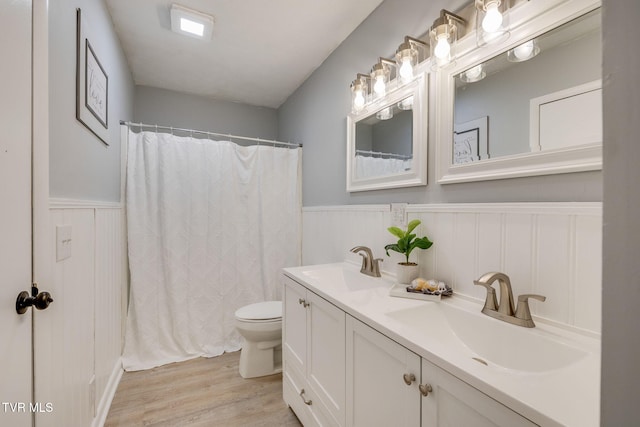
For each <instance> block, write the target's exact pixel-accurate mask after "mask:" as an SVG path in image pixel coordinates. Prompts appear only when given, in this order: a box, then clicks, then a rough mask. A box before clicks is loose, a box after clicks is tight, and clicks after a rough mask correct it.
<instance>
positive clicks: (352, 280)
mask: <svg viewBox="0 0 640 427" xmlns="http://www.w3.org/2000/svg"><path fill="white" fill-rule="evenodd" d="M302 275H303V276H305V277H306V278H308V279H309V280H311V281H313V282H316V283H318V284H325V285H326V284H331V287H332V288H333V289H335V290H341V291H349V292H353V291H360V290H364V289H373V288H376V287H380V286H384V287H388V285H389V284H388V283H387V282H385V281H384V280H382V279H381V278H379V277H371V276H367V275H366V274H362V273H360V271H358V270H355V269H354V270H350V269H346V268H343V267H325V268H317V269H313V270H304V271H302ZM319 287H322V285H319Z"/></svg>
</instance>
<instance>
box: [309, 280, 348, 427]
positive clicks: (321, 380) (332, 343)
mask: <svg viewBox="0 0 640 427" xmlns="http://www.w3.org/2000/svg"><path fill="white" fill-rule="evenodd" d="M306 301H307V302H308V304H309V306H308V310H309V312H308V317H307V321H308V324H309V328H308V329H309V335H308V337H307V379H308V382H309V386H310V387H311V389H312V390H313V392H314V394H315V395H316V396H318V400H319V402H318V404H319V405H321V406H322V411H323V412H324V413H326V414H328V415H329V418H330V421H331V424H332V425H340V426H343V425H344V420H345V383H344V376H345V316H346V315H345V313H344V311H342V310H340V309H339V308H337V307H336V306H334V305H333V304H331V303H329V302H328V301H326V300H324V299H322V298H320V297H319V296H317V295H316V294H314V293H313V292H307V297H306Z"/></svg>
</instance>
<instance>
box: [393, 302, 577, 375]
mask: <svg viewBox="0 0 640 427" xmlns="http://www.w3.org/2000/svg"><path fill="white" fill-rule="evenodd" d="M473 308H476V307H475V306H474V307H473ZM386 315H387V316H389V317H391V318H394V319H396V320H398V321H400V322H402V323H403V324H404V323H406V324H407V326H409V325H415V326H416V327H418V328H420V329H421V330H422V331H423V333H426V334H429V335H430V338H432V339H434V340H436V341H438V342H441V343H442V344H446V345H448V346H450V345H451V344H452V341H457V343H456V344H457V345H458V348H460V346H463V347H465V348H466V349H467V351H469V357H471V358H474V359H475V360H477V361H478V362H480V363H486V364H487V365H496V366H499V367H502V368H506V369H511V370H516V371H522V372H548V371H552V370H556V369H562V368H565V367H567V366H570V365H572V364H574V363H577V362H578V361H580V360H581V359H582V358H584V357H586V356H587V355H588V353H587V352H586V351H585V350H582V349H580V348H576V347H574V346H572V343H571V342H570V341H569V340H567V339H566V338H564V337H562V336H561V335H556V334H554V333H553V332H551V331H547V330H544V331H543V330H541V329H540V328H532V329H528V328H523V327H520V326H515V325H511V324H508V323H505V322H502V321H500V320H496V319H493V318H491V317H488V316H486V315H484V314H482V313H481V312H480V311H479V310H478V312H475V311H471V310H468V309H467V308H462V307H458V306H455V305H453V304H452V303H449V302H446V303H445V302H440V303H426V304H422V305H420V306H415V307H411V308H406V309H401V310H396V311H391V312H388V313H386ZM425 325H438V326H439V328H438V329H439V330H437V331H435V330H434V329H435V328H432V329H429V328H425Z"/></svg>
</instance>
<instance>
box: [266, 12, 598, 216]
mask: <svg viewBox="0 0 640 427" xmlns="http://www.w3.org/2000/svg"><path fill="white" fill-rule="evenodd" d="M466 3H468V2H467V1H464V0H458V1H451V0H450V1H445V0H434V1H430V2H426V1H422V0H393V1H391V0H385V1H384V2H383V3H382V4H381V5H380V6H379V7H378V8H377V9H376V10H375V11H374V12H373V13H372V14H371V15H370V16H369V17H368V18H367V19H366V20H365V21H364V22H363V23H362V24H361V25H360V26H359V27H358V28H357V29H356V30H355V31H354V32H353V33H352V34H351V35H350V36H349V37H348V38H347V39H346V40H345V41H344V42H343V43H342V44H341V45H340V46H339V47H338V48H337V49H336V50H335V51H334V52H333V53H332V54H331V56H329V58H327V59H326V60H325V62H324V63H323V64H322V65H321V66H320V67H319V68H318V69H317V70H316V71H315V72H314V73H313V74H312V75H311V76H310V77H309V79H307V80H306V81H305V83H304V84H303V85H302V86H300V88H298V90H297V91H296V92H295V93H294V94H293V95H291V96H290V97H289V99H287V101H286V102H285V103H284V104H283V105H282V106H281V107H280V108H279V110H278V132H279V138H280V139H285V140H287V139H291V140H296V141H299V142H302V143H303V144H304V155H303V167H302V174H303V179H302V183H303V205H304V206H320V205H342V204H365V203H390V202H407V203H441V202H515V201H600V200H602V174H601V173H600V172H585V173H575V174H565V175H555V176H546V177H533V178H517V179H507V180H501V181H490V182H478V183H464V184H448V185H439V184H437V183H436V179H435V157H436V156H435V146H436V143H437V141H435V140H434V136H433V135H434V133H433V129H430V132H429V173H428V180H429V185H428V186H427V187H413V188H406V189H397V190H379V191H366V192H359V193H352V194H349V193H347V192H346V190H345V187H346V181H345V179H346V178H345V174H346V148H345V147H346V116H347V114H348V113H349V111H350V107H351V105H350V102H351V101H350V93H349V83H350V82H351V81H352V80H353V79H354V78H355V76H356V73H358V72H368V71H369V69H370V68H371V66H372V65H373V64H374V63H375V62H376V61H377V59H378V57H379V56H390V55H391V54H392V53H393V52H395V49H396V48H397V47H398V45H399V44H400V43H401V42H402V40H403V37H404V36H405V35H411V36H420V35H421V34H423V33H424V32H425V31H426V30H427V29H428V27H429V26H430V25H431V24H432V23H433V20H434V19H435V18H436V17H437V16H438V14H439V11H440V9H442V8H446V9H448V10H451V11H455V10H456V9H459V8H460V7H461V6H463V5H464V4H466ZM431 90H433V88H431ZM431 102H432V104H431V106H430V110H431V112H430V114H431V115H433V97H431ZM432 127H433V126H431V128H432Z"/></svg>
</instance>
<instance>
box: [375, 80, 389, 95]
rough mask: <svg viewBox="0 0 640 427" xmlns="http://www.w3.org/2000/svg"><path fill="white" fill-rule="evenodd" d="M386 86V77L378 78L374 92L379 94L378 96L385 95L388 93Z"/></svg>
mask: <svg viewBox="0 0 640 427" xmlns="http://www.w3.org/2000/svg"><path fill="white" fill-rule="evenodd" d="M386 86H387V85H386V84H385V83H384V76H377V77H376V82H375V84H374V85H373V91H374V92H375V93H376V94H377V95H380V96H382V95H384V94H385V92H386V89H387V88H386Z"/></svg>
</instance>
